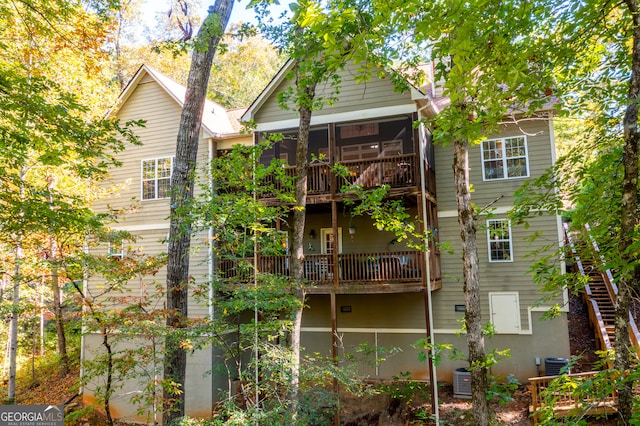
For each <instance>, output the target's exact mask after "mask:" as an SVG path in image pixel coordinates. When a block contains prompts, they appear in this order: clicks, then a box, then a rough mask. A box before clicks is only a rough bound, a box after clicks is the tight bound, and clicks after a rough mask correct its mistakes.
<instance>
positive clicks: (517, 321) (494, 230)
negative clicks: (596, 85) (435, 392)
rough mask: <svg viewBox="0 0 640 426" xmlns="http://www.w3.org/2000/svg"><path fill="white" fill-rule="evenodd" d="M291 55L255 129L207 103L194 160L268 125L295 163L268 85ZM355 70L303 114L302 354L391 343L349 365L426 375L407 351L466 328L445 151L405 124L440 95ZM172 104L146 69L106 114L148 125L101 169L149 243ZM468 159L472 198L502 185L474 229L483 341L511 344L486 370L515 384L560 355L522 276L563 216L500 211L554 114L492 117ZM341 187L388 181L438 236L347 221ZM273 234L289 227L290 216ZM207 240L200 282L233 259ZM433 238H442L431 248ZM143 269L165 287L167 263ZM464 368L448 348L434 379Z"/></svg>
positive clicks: (197, 272)
mask: <svg viewBox="0 0 640 426" xmlns="http://www.w3.org/2000/svg"><path fill="white" fill-rule="evenodd" d="M289 66H290V64H287V65H285V67H283V69H282V70H281V71H280V72H279V73H278V74H277V75H276V76H275V77H274V79H273V80H272V81H271V83H270V84H269V85H268V86H267V87H266V88H265V90H264V91H263V93H262V94H261V95H260V96H259V97H258V98H257V99H256V100H255V101H254V103H253V104H252V105H251V106H250V107H249V109H248V110H247V111H246V113H244V115H243V119H244V120H252V121H254V122H255V123H256V125H257V131H256V132H255V133H254V134H253V136H244V135H242V134H240V132H239V124H238V120H237V119H238V118H239V115H240V113H239V112H238V111H225V110H224V108H222V107H220V106H219V105H216V104H214V103H208V104H207V106H206V107H205V116H204V118H203V130H202V134H201V145H200V149H199V160H198V161H199V162H200V163H201V164H203V165H204V164H205V163H206V162H207V161H208V160H209V159H210V158H211V157H212V156H214V155H216V152H218V151H220V150H224V149H228V148H230V147H231V145H233V144H235V143H244V144H248V143H256V142H258V141H260V140H261V139H262V138H263V137H264V136H265V134H268V133H276V132H277V133H283V134H284V136H285V137H284V138H283V139H282V140H281V141H280V142H278V143H276V144H274V145H273V146H272V148H270V149H269V150H268V151H267V152H265V154H264V156H263V159H262V161H264V162H267V161H269V159H271V158H280V159H282V160H285V161H286V162H287V163H288V164H289V165H293V164H294V162H295V143H296V142H295V135H296V128H297V125H298V118H297V116H296V114H295V109H293V110H283V109H281V108H280V107H279V105H278V101H277V94H278V93H279V92H281V91H282V90H284V89H285V88H286V87H287V85H289V84H292V82H291V80H289V79H287V78H286V74H287V72H288V69H289V68H288V67H289ZM353 75H354V74H353V73H351V72H350V69H349V68H348V67H347V69H346V70H345V71H344V72H342V74H341V87H340V93H339V98H338V99H337V100H336V102H335V103H333V104H332V105H330V106H325V107H324V108H323V109H321V110H319V111H314V113H313V116H312V122H311V125H312V130H311V136H310V144H309V153H310V158H309V160H310V161H311V160H315V161H312V164H311V166H310V169H309V175H308V194H309V195H308V199H307V207H306V212H307V213H306V229H305V242H304V247H305V278H306V280H307V282H308V283H309V286H308V288H307V294H308V295H307V300H306V308H305V310H304V313H303V324H302V346H303V347H304V350H305V351H308V352H320V353H322V354H325V355H330V354H331V350H332V347H334V345H336V346H337V347H338V348H339V352H340V353H346V352H350V351H352V350H353V349H354V348H355V347H356V346H358V345H360V344H362V343H367V344H369V345H370V346H371V347H373V348H376V349H377V348H393V347H397V348H400V349H401V351H400V352H396V353H395V354H394V355H393V356H391V357H389V358H388V359H387V360H385V361H384V362H377V361H378V360H377V359H376V354H377V353H379V352H378V351H373V352H372V353H371V358H372V359H371V361H372V362H371V363H366V364H363V365H361V366H360V373H361V374H362V375H363V376H369V377H373V378H391V377H393V376H395V375H398V374H400V373H403V372H409V373H410V375H411V377H413V378H415V379H428V378H429V365H428V364H427V363H424V362H421V361H419V359H418V349H415V348H413V347H412V344H413V343H415V342H416V341H417V340H418V339H421V338H426V337H427V335H428V334H429V333H430V334H431V335H432V337H433V338H434V340H435V343H436V344H437V343H451V344H453V345H454V346H455V347H456V348H458V349H459V350H460V351H462V352H465V349H466V348H465V346H466V343H465V338H464V335H461V334H460V332H459V331H460V329H461V322H460V321H461V319H462V318H463V315H464V302H463V293H462V262H461V259H460V257H461V249H460V243H459V241H460V237H459V234H460V232H459V229H458V223H457V211H456V204H455V193H454V187H453V172H452V168H451V164H452V159H453V151H452V149H451V148H448V147H444V146H443V145H442V144H441V142H442V141H434V140H432V138H431V135H430V132H429V131H428V129H426V128H425V127H424V126H417V127H416V126H414V123H415V122H416V121H417V120H419V119H420V118H421V117H423V116H427V115H429V114H435V113H437V111H438V108H439V107H441V106H442V99H439V98H438V97H437V96H436V95H437V94H436V93H434V92H433V91H431V89H427V90H426V91H421V90H417V89H414V90H411V91H408V92H404V93H399V92H396V91H395V90H394V87H393V85H392V83H391V82H390V81H389V80H385V79H379V78H377V77H376V76H375V75H374V76H373V77H372V79H371V80H370V81H368V82H367V83H363V84H357V83H356V82H355V81H354V79H353ZM331 90H332V89H330V88H328V87H327V88H322V87H319V88H318V96H325V97H329V96H331V95H332V93H331ZM323 91H324V93H323ZM183 99H184V88H183V87H181V86H179V85H178V84H176V83H175V82H172V81H171V80H169V79H168V78H166V77H164V76H162V75H161V74H159V73H157V72H155V71H153V70H151V69H149V68H148V67H144V66H143V67H142V68H141V69H140V70H139V71H138V73H137V74H136V75H135V76H134V78H133V79H132V81H131V82H130V83H129V85H128V86H127V87H126V88H125V90H124V91H123V94H122V95H121V97H120V103H119V104H118V107H117V109H116V110H114V112H113V113H114V114H115V115H117V116H118V117H119V118H120V119H122V120H129V119H144V120H146V127H145V128H143V129H141V130H140V131H138V135H139V136H140V139H141V142H142V145H141V146H132V147H130V148H129V149H127V150H126V151H125V152H124V154H123V155H121V157H120V159H121V160H122V161H123V165H122V167H120V168H118V169H114V170H113V172H112V173H111V176H110V177H111V181H112V182H114V183H119V184H126V185H125V189H124V190H122V191H121V192H120V193H119V195H118V198H116V199H110V200H108V204H109V205H110V206H113V207H123V208H124V207H126V206H127V205H128V204H129V203H130V202H131V199H132V198H135V199H136V200H138V206H137V208H136V209H133V210H131V212H130V213H128V214H127V215H126V216H125V218H123V220H122V221H121V222H120V223H119V224H118V226H119V227H120V228H121V229H124V230H127V231H130V232H132V233H134V234H136V235H138V236H139V240H138V241H137V242H136V245H137V246H139V247H141V249H142V251H144V252H148V253H160V252H162V251H166V246H165V243H164V242H163V240H164V239H165V238H166V235H167V233H168V226H169V225H168V219H167V216H168V211H169V207H168V199H167V198H166V197H167V192H166V191H167V189H168V187H167V186H168V182H169V180H168V178H169V177H170V174H171V162H172V156H173V155H174V151H175V140H176V135H177V130H178V123H179V118H180V110H181V106H182V102H183ZM469 159H470V164H471V170H470V171H469V172H470V179H471V182H472V183H473V185H474V188H475V192H474V193H473V200H474V202H475V203H476V204H477V205H478V206H483V205H487V204H490V203H493V202H494V201H495V200H496V199H497V198H499V197H500V196H502V198H500V199H499V200H498V201H497V202H495V203H494V204H493V207H494V210H493V214H492V215H491V217H487V218H485V219H483V220H482V223H479V224H478V225H479V226H478V229H479V233H478V243H479V244H478V247H479V255H480V279H481V301H482V316H483V318H484V320H485V321H487V322H489V321H490V322H492V323H493V324H494V326H495V331H496V334H495V335H494V336H493V338H491V339H490V340H488V341H487V344H488V346H489V347H490V348H492V347H496V348H500V349H506V348H510V350H511V358H510V359H508V360H505V361H502V362H501V363H499V364H498V365H496V366H494V367H493V368H492V373H493V374H499V375H504V376H506V375H509V374H514V375H515V376H516V377H517V378H518V379H519V380H521V381H526V379H527V378H528V377H532V376H535V375H536V374H537V373H538V369H537V366H536V363H535V360H536V357H538V358H540V359H544V358H545V357H567V356H568V355H569V340H568V329H567V317H566V313H564V312H563V313H561V315H560V316H558V317H556V318H554V319H553V320H542V314H543V312H544V311H545V310H546V309H547V307H546V306H544V305H539V304H538V301H539V299H540V297H541V294H540V292H539V290H538V288H537V287H536V285H535V284H534V282H533V279H532V277H531V273H530V272H529V267H530V264H531V262H532V260H531V259H530V258H529V257H527V254H528V253H530V252H531V251H533V250H535V249H539V248H540V247H541V246H542V244H543V242H542V241H545V243H546V244H559V242H560V241H561V240H562V239H561V224H560V218H559V217H556V216H540V217H536V218H534V219H532V220H531V221H530V225H531V226H530V227H529V228H528V229H524V227H521V226H516V225H515V224H512V223H510V222H509V221H508V220H507V218H506V212H507V211H508V210H509V208H510V207H511V205H512V204H513V192H514V191H515V190H516V189H517V188H518V187H519V185H520V184H521V183H522V182H524V181H525V180H526V179H531V178H535V177H536V176H539V175H540V174H541V173H543V171H544V170H545V169H546V168H548V167H549V166H551V164H552V163H553V161H554V134H553V121H552V115H551V114H549V115H548V116H546V118H544V119H536V120H522V121H520V122H518V123H517V125H516V124H508V125H504V126H502V128H501V131H500V133H498V134H495V135H487V139H486V140H485V141H483V142H482V143H481V144H479V145H477V146H474V147H471V148H470V152H469ZM335 164H342V165H343V166H344V167H345V168H346V170H348V173H347V174H346V175H345V176H335V175H334V174H333V173H332V166H333V165H335ZM349 184H360V185H362V187H364V188H375V187H378V186H380V185H388V188H389V190H388V193H387V197H390V198H392V199H397V200H402V201H403V204H404V206H405V207H406V209H407V211H408V212H409V213H410V214H411V217H413V218H415V219H413V220H414V223H415V224H416V226H417V229H418V230H422V231H429V233H430V235H432V236H433V239H431V240H430V241H429V242H426V243H425V247H426V248H428V250H423V251H418V250H415V249H411V248H409V247H408V246H406V245H405V242H404V241H400V242H399V241H398V240H397V239H396V238H395V235H394V234H392V233H390V232H387V231H384V230H379V229H378V228H377V227H375V226H374V223H373V221H372V220H371V218H370V217H368V216H366V215H365V216H352V214H351V212H350V210H349V207H348V205H346V204H345V202H344V201H345V197H349V195H348V194H345V193H343V192H341V188H342V187H343V186H344V185H349ZM265 202H274V200H269V199H265ZM106 204H107V202H105V203H104V204H103V205H98V206H97V207H96V208H97V209H101V208H105V207H106ZM282 230H283V231H285V232H288V231H290V230H287V228H286V226H284V227H283V228H282ZM533 233H543V235H544V237H545V238H544V240H540V239H539V240H537V241H536V242H530V241H529V239H528V237H529V236H531V235H532V234H533ZM208 243H209V242H208V240H207V238H206V235H197V236H195V238H194V242H193V245H198V244H200V245H201V247H203V248H204V249H201V250H198V251H196V252H195V253H194V255H193V257H192V266H191V268H192V270H191V275H192V276H193V277H194V279H195V280H197V281H200V280H201V281H202V282H206V281H207V280H209V278H210V275H211V274H212V273H214V274H217V275H220V276H224V275H225V274H228V273H229V271H228V270H226V269H225V268H229V267H232V266H233V265H231V266H230V265H229V264H228V263H226V262H222V263H219V264H217V263H215V264H216V265H218V268H219V270H217V271H216V270H214V268H213V266H212V265H214V263H213V262H212V259H210V258H209V257H208V256H209V253H210V252H209V251H208V250H207V249H206V246H207V244H208ZM440 244H448V246H449V247H450V248H448V249H446V250H445V249H442V250H441V249H440ZM282 256H283V257H284V256H286V255H282ZM258 260H259V261H260V259H258ZM272 260H273V259H272ZM283 264H286V263H285V262H266V261H265V262H262V263H261V265H263V266H262V269H267V270H265V272H269V271H268V266H266V265H283ZM274 272H283V273H286V271H284V270H282V271H274ZM153 279H155V280H157V281H158V282H164V271H161V272H160V273H159V274H157V276H155V277H154V278H153ZM89 285H90V286H91V285H92V283H91V282H90V283H89ZM136 285H137V284H136V283H131V284H130V287H131V288H130V291H131V292H139V291H140V289H138V288H136ZM560 302H562V300H561V301H560ZM190 314H192V315H194V316H198V315H199V316H207V315H213V313H212V312H210V311H209V308H208V306H202V305H197V304H192V305H191V306H190ZM99 346H100V336H98V335H87V336H86V337H85V339H84V348H85V351H84V354H85V356H86V357H91V356H92V354H95V353H96V351H97V350H98V349H97V348H99ZM217 362H219V360H218V359H217V358H216V357H215V353H214V350H213V349H212V348H211V349H208V350H200V351H196V352H195V353H193V354H192V355H190V356H189V358H188V367H187V370H188V371H187V381H188V387H189V388H190V389H198V392H197V393H196V394H194V393H192V392H189V393H188V394H187V403H186V408H187V412H188V413H189V414H191V415H207V414H208V413H209V412H210V410H211V403H212V401H214V400H215V399H216V398H217V395H218V393H217V390H218V389H219V388H223V387H224V386H225V385H226V383H225V382H224V381H222V380H220V378H217V377H216V376H215V375H213V376H212V375H207V374H205V372H208V371H210V370H212V367H214V366H215V363H217ZM465 366H466V363H465V362H464V361H460V360H458V361H451V360H448V359H446V357H445V359H444V360H443V362H442V363H441V364H440V365H438V366H437V377H438V379H439V380H442V381H447V382H451V381H452V375H453V371H454V370H455V369H456V368H459V367H465ZM135 391H136V389H135V384H133V383H132V384H131V385H130V386H129V387H127V388H125V389H123V390H122V391H121V392H119V393H118V395H119V396H118V397H116V398H113V400H112V403H111V405H112V407H113V408H114V409H115V410H117V412H118V415H117V417H119V418H123V417H125V418H132V419H133V418H135V417H136V415H135V409H134V408H133V407H132V406H131V405H130V404H129V401H128V399H129V396H130V395H131V393H132V392H135ZM85 399H86V400H89V401H90V400H91V393H90V389H87V390H86V391H85Z"/></svg>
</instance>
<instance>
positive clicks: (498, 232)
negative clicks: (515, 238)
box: [487, 219, 513, 262]
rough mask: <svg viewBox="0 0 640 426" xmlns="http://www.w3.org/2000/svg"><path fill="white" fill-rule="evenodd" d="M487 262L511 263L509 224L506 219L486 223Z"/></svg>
mask: <svg viewBox="0 0 640 426" xmlns="http://www.w3.org/2000/svg"><path fill="white" fill-rule="evenodd" d="M487 240H488V241H487V242H488V244H489V262H512V261H513V252H512V244H511V223H510V222H509V221H508V220H507V219H491V220H488V221H487Z"/></svg>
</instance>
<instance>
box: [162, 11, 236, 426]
mask: <svg viewBox="0 0 640 426" xmlns="http://www.w3.org/2000/svg"><path fill="white" fill-rule="evenodd" d="M232 8H233V0H217V1H216V3H215V5H214V6H213V7H210V8H209V14H208V15H207V18H206V19H205V21H204V22H203V24H202V27H201V28H200V30H199V31H198V35H197V37H196V39H195V44H194V49H193V54H192V59H191V69H190V71H189V78H188V81H187V93H186V97H185V101H184V106H183V109H182V114H181V116H180V128H179V130H178V138H177V142H176V156H175V160H174V170H173V174H172V176H171V211H170V228H169V246H168V259H167V309H168V315H167V326H168V327H169V330H170V334H169V335H168V336H167V339H166V342H165V350H166V355H165V364H164V379H165V381H166V382H168V384H166V385H165V387H164V400H165V403H167V404H169V406H168V407H166V409H165V411H164V413H163V423H164V424H170V423H171V422H172V421H174V420H175V419H177V418H180V417H183V416H184V401H185V392H186V387H185V379H186V363H187V354H186V350H185V348H184V347H183V346H182V344H181V341H180V337H179V336H180V333H179V331H180V329H184V328H185V327H187V326H188V296H189V291H188V290H189V251H190V247H191V229H192V224H191V222H190V218H189V216H190V215H189V208H190V204H191V202H192V201H193V190H194V186H195V175H194V173H195V167H196V159H197V156H198V144H199V142H200V127H201V124H202V113H203V110H204V103H205V98H206V93H207V83H208V81H209V75H210V73H211V65H212V63H213V57H214V55H215V53H216V49H217V47H218V43H219V42H220V39H221V38H222V36H223V34H224V30H225V28H226V26H227V23H228V22H229V16H230V15H231V10H232ZM171 330H173V331H174V333H171ZM169 383H170V385H169Z"/></svg>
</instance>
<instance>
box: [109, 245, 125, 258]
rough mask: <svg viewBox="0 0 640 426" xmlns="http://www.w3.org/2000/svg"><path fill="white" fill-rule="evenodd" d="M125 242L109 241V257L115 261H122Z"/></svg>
mask: <svg viewBox="0 0 640 426" xmlns="http://www.w3.org/2000/svg"><path fill="white" fill-rule="evenodd" d="M124 253H125V251H124V241H123V240H118V241H113V242H112V241H109V242H107V256H109V257H113V258H114V259H122V258H123V257H124Z"/></svg>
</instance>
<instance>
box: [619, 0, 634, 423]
mask: <svg viewBox="0 0 640 426" xmlns="http://www.w3.org/2000/svg"><path fill="white" fill-rule="evenodd" d="M626 3H627V7H628V8H629V11H630V12H631V17H632V19H633V47H632V64H631V77H630V80H629V91H628V94H627V96H628V104H627V110H626V112H625V115H624V119H623V123H622V124H623V128H624V154H623V159H622V162H623V164H624V178H623V181H622V202H621V208H620V240H619V242H618V251H619V253H620V256H621V257H622V264H623V265H626V266H627V268H628V269H627V270H626V271H625V272H623V273H622V274H621V276H620V278H619V280H618V297H617V299H616V306H615V315H616V319H615V326H616V339H615V344H614V347H615V353H616V355H615V362H614V366H615V369H616V370H617V371H618V372H620V374H621V377H622V378H625V377H627V374H626V372H627V371H629V368H630V366H631V362H630V359H629V356H630V351H629V346H630V341H629V305H630V303H631V298H632V294H631V293H632V288H637V286H638V284H639V281H640V280H639V275H640V271H638V270H637V268H636V269H634V268H633V265H635V264H636V262H637V259H636V258H635V256H634V254H633V253H632V252H630V251H629V248H630V247H631V245H632V244H633V240H634V236H635V235H636V231H635V228H636V226H637V225H638V223H639V220H638V213H637V208H638V143H640V132H639V131H638V101H640V11H639V10H638V4H637V2H636V1H635V0H626ZM632 385H633V383H631V382H629V381H628V380H623V381H622V382H621V383H619V385H618V389H617V390H618V414H619V417H618V424H619V425H627V424H629V423H630V421H631V415H632V412H633V393H632V391H633V389H632Z"/></svg>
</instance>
